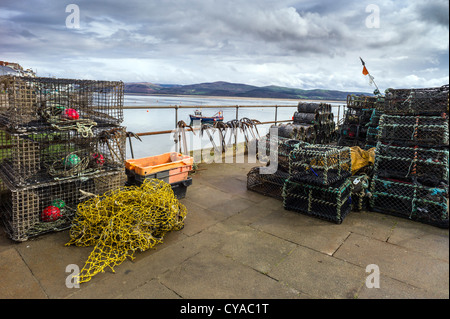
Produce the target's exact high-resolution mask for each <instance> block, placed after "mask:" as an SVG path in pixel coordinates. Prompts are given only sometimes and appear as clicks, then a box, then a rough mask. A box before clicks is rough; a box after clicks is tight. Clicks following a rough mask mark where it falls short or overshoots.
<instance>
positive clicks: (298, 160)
mask: <svg viewBox="0 0 450 319" xmlns="http://www.w3.org/2000/svg"><path fill="white" fill-rule="evenodd" d="M351 174H352V173H351V152H350V148H348V147H339V146H325V145H306V146H298V147H296V148H295V149H294V150H292V151H291V152H290V155H289V178H288V179H287V180H286V182H285V184H284V188H283V205H284V208H285V209H287V210H293V211H297V212H301V213H305V214H308V215H311V216H315V217H318V218H322V219H326V220H329V221H332V222H335V223H338V224H340V223H342V221H343V220H344V218H345V216H346V215H347V214H348V213H349V212H350V211H351V209H352V207H351V190H352V184H351V182H350V179H348V177H350V176H351Z"/></svg>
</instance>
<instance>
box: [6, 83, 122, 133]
mask: <svg viewBox="0 0 450 319" xmlns="http://www.w3.org/2000/svg"><path fill="white" fill-rule="evenodd" d="M123 93H124V92H123V82H113V81H93V80H74V79H55V78H44V77H21V76H11V75H4V76H0V94H1V96H0V126H3V127H6V128H7V129H8V130H11V131H24V130H26V131H30V130H41V129H44V128H45V127H49V126H51V125H53V126H55V125H56V126H59V127H67V126H70V125H83V124H84V125H89V124H92V123H96V124H97V125H120V123H122V121H123Z"/></svg>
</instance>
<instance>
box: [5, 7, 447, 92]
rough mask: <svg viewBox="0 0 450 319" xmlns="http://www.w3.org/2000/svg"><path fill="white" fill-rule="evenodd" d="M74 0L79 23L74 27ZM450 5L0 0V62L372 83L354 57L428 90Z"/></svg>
mask: <svg viewBox="0 0 450 319" xmlns="http://www.w3.org/2000/svg"><path fill="white" fill-rule="evenodd" d="M71 1H72V2H71ZM71 3H72V4H76V5H77V7H78V8H79V13H80V14H79V28H71V27H73V26H76V22H77V19H76V16H75V15H76V11H71V10H68V12H66V8H67V5H69V4H71ZM448 7H449V4H448V0H428V1H388V0H380V1H377V0H368V1H361V0H343V1H335V0H331V1H329V0H323V1H320V0H303V1H302V0H276V1H273V0H255V1H249V0H220V1H219V0H148V1H144V0H142V1H140V0H126V1H123V0H120V1H89V0H68V1H67V2H65V1H57V0H52V1H51V0H20V1H17V0H1V1H0V60H5V61H11V62H19V63H20V64H21V65H22V66H23V67H25V68H32V69H33V70H35V71H37V73H38V75H40V76H49V75H50V76H56V77H66V78H83V79H98V80H122V81H125V82H141V81H147V82H153V83H174V84H193V83H202V82H213V81H228V82H237V83H245V84H251V85H258V86H265V85H281V86H287V87H294V88H303V89H312V88H322V89H338V90H361V91H364V92H367V91H369V92H370V91H372V90H373V87H371V86H370V85H369V82H368V79H367V77H364V76H363V75H362V73H361V71H362V66H361V62H360V61H359V57H360V56H361V57H362V58H363V59H364V60H365V62H366V66H367V68H368V70H369V72H371V74H372V75H373V76H374V77H375V81H376V83H377V84H378V86H379V87H380V89H381V90H384V89H386V88H388V87H394V88H400V87H402V88H404V87H434V86H441V85H443V84H447V83H448V82H449V64H448V59H449V14H448V12H449V11H448V10H449V8H448ZM69 9H70V8H69ZM72 18H73V19H72ZM66 20H67V21H66ZM66 22H68V24H67V23H66ZM68 26H69V27H68Z"/></svg>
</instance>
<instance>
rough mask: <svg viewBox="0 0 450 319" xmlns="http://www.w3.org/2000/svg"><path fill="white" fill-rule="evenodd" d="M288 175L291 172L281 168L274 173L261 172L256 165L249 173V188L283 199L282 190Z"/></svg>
mask: <svg viewBox="0 0 450 319" xmlns="http://www.w3.org/2000/svg"><path fill="white" fill-rule="evenodd" d="M288 177H289V174H288V173H287V172H284V171H281V170H278V171H276V172H275V173H274V174H260V172H259V167H254V168H252V169H251V170H250V172H248V174H247V189H248V190H251V191H254V192H256V193H260V194H263V195H266V196H270V197H273V198H276V199H279V200H283V197H282V190H283V186H284V182H285V181H286V180H287V179H288Z"/></svg>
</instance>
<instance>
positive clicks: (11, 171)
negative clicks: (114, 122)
mask: <svg viewBox="0 0 450 319" xmlns="http://www.w3.org/2000/svg"><path fill="white" fill-rule="evenodd" d="M125 150H126V131H125V128H124V127H95V128H93V129H92V134H91V135H88V136H86V135H84V134H83V133H80V132H78V131H76V130H68V131H60V130H45V131H34V132H27V133H9V132H7V131H0V176H2V177H3V179H4V180H5V181H9V183H10V184H12V185H16V186H24V185H31V184H34V183H46V182H49V181H51V180H54V179H63V178H72V177H76V176H80V175H85V174H93V173H95V172H99V171H108V170H118V169H122V170H123V167H124V162H125V160H126V153H125Z"/></svg>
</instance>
